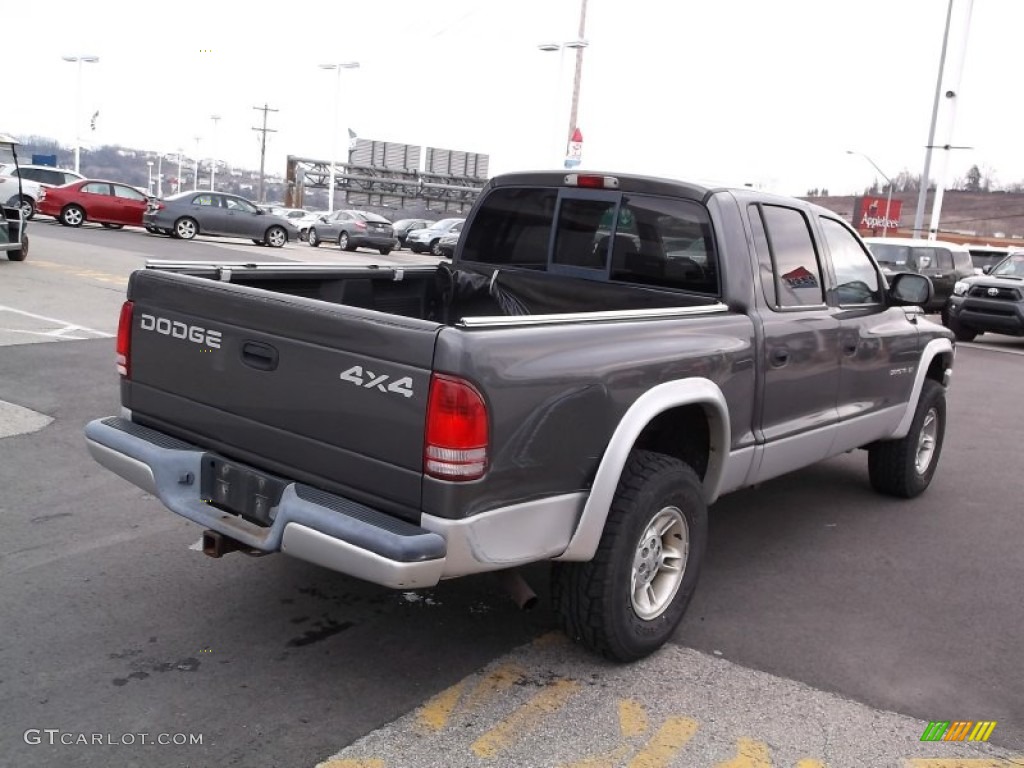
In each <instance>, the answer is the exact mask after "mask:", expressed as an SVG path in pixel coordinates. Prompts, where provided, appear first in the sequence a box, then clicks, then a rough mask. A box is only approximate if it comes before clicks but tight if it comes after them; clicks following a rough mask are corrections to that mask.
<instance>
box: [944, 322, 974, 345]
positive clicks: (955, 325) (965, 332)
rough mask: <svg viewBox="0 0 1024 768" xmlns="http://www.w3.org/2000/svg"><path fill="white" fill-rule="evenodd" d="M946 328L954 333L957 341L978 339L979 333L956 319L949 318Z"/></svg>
mask: <svg viewBox="0 0 1024 768" xmlns="http://www.w3.org/2000/svg"><path fill="white" fill-rule="evenodd" d="M945 326H946V327H947V328H949V330H951V331H952V332H953V335H954V336H955V337H956V340H957V341H974V340H975V339H976V338H977V337H978V332H977V331H975V330H974V329H973V328H968V327H967V326H965V325H963V324H961V322H960V321H959V320H957V319H956V318H955V317H948V318H947V319H946V322H945Z"/></svg>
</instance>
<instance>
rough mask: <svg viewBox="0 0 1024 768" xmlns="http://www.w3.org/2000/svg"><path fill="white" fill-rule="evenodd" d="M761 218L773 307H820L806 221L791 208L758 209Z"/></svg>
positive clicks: (821, 298)
mask: <svg viewBox="0 0 1024 768" xmlns="http://www.w3.org/2000/svg"><path fill="white" fill-rule="evenodd" d="M761 215H762V217H763V221H764V227H765V232H766V234H767V240H768V249H769V253H770V255H771V261H772V273H773V277H774V282H775V296H776V302H777V306H779V307H808V306H820V305H822V304H824V303H825V295H824V293H823V291H822V279H821V265H820V264H819V263H818V254H817V252H816V251H815V249H814V240H813V238H812V237H811V230H810V228H809V227H808V225H807V219H805V218H804V215H803V214H802V213H801V212H800V211H798V210H796V209H795V208H783V207H782V206H778V205H762V206H761Z"/></svg>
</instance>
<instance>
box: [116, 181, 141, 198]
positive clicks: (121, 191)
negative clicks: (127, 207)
mask: <svg viewBox="0 0 1024 768" xmlns="http://www.w3.org/2000/svg"><path fill="white" fill-rule="evenodd" d="M114 197H123V198H125V199H126V200H139V201H141V200H145V199H146V196H145V195H144V194H142V193H141V192H139V191H137V190H134V189H132V188H131V187H124V186H121V185H120V184H115V185H114Z"/></svg>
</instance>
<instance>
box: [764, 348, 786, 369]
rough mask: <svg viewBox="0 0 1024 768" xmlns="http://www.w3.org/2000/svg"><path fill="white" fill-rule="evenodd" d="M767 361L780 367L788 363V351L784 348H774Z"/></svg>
mask: <svg viewBox="0 0 1024 768" xmlns="http://www.w3.org/2000/svg"><path fill="white" fill-rule="evenodd" d="M768 360H769V361H770V362H771V364H772V365H774V366H776V367H782V366H783V365H785V364H786V363H788V362H789V350H788V349H786V348H785V347H775V349H773V350H772V351H771V352H770V353H769V355H768Z"/></svg>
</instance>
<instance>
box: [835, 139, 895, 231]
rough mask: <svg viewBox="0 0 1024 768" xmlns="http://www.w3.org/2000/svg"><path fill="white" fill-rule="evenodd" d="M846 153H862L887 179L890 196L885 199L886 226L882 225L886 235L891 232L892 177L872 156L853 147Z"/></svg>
mask: <svg viewBox="0 0 1024 768" xmlns="http://www.w3.org/2000/svg"><path fill="white" fill-rule="evenodd" d="M846 154H848V155H860V156H861V157H863V158H864V159H865V160H867V161H868V162H869V163H871V165H873V166H874V168H875V170H876V171H878V172H879V173H880V174H882V178H883V179H885V181H886V183H887V184H888V185H889V196H888V197H886V199H885V226H884V227H882V237H885V236H886V235H887V234H888V232H889V221H890V218H889V211H891V210H892V179H890V178H889V177H888V176H886V175H885V171H883V170H882V169H881V168H879V167H878V164H877V163H875V161H874V160H872V159H871V158H870V157H868V156H867V155H865V154H864V153H863V152H854V151H853V150H852V149H848V150H846Z"/></svg>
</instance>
